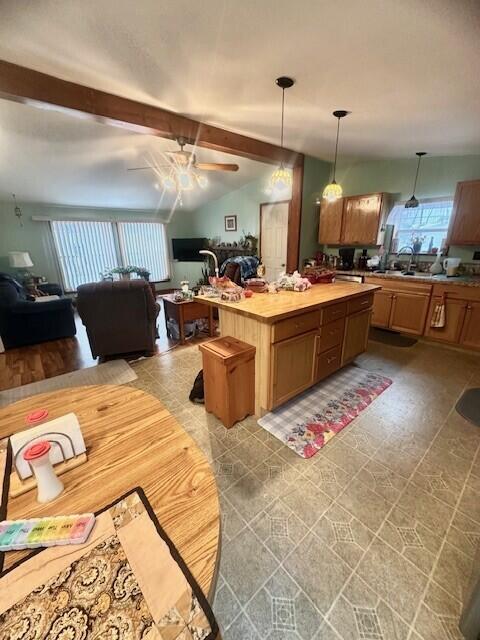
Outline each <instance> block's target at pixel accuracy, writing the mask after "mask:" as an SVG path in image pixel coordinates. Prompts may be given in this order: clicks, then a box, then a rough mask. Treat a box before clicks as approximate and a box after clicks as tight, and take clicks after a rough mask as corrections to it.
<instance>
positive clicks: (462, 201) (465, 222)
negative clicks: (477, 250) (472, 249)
mask: <svg viewBox="0 0 480 640" xmlns="http://www.w3.org/2000/svg"><path fill="white" fill-rule="evenodd" d="M448 244H451V245H462V244H471V245H479V244H480V180H467V181H465V182H458V183H457V190H456V191H455V200H454V202H453V213H452V220H451V223H450V229H449V232H448Z"/></svg>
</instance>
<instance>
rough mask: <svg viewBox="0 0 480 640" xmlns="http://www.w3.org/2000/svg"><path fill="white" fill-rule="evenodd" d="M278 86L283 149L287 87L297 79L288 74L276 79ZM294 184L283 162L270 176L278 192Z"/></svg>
mask: <svg viewBox="0 0 480 640" xmlns="http://www.w3.org/2000/svg"><path fill="white" fill-rule="evenodd" d="M275 83H276V84H277V86H279V87H280V89H281V90H282V128H281V136H280V147H281V148H282V149H283V122H284V115H285V89H290V87H293V85H294V84H295V80H293V79H292V78H288V77H287V76H281V77H280V78H277V79H276V80H275ZM291 186H292V171H291V169H288V168H286V167H285V165H284V164H283V162H281V163H280V166H279V167H277V169H275V171H274V172H273V173H272V175H271V176H270V188H271V189H272V190H275V191H277V192H282V191H286V190H287V189H289V188H290V187H291Z"/></svg>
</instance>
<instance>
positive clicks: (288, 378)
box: [270, 294, 317, 408]
mask: <svg viewBox="0 0 480 640" xmlns="http://www.w3.org/2000/svg"><path fill="white" fill-rule="evenodd" d="M299 295H300V294H299ZM316 335H317V331H316V330H315V331H310V332H309V333H305V334H303V335H301V336H297V337H295V338H290V339H289V340H283V341H282V342H277V344H274V345H273V346H272V374H273V375H272V390H271V402H270V405H271V406H270V408H272V407H276V406H278V405H280V404H282V403H283V402H285V401H286V400H288V399H289V398H292V397H293V396H296V395H297V394H298V393H300V392H301V391H303V390H304V389H307V388H308V387H309V386H310V385H312V384H313V382H314V365H315V359H316V358H315V355H316V354H315V337H316Z"/></svg>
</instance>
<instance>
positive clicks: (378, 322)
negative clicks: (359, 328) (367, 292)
mask: <svg viewBox="0 0 480 640" xmlns="http://www.w3.org/2000/svg"><path fill="white" fill-rule="evenodd" d="M392 300H393V293H392V291H383V290H381V291H375V294H374V296H373V311H372V325H373V326H374V327H384V328H388V327H389V326H390V315H391V312H392Z"/></svg>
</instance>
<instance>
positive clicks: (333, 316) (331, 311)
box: [320, 302, 347, 325]
mask: <svg viewBox="0 0 480 640" xmlns="http://www.w3.org/2000/svg"><path fill="white" fill-rule="evenodd" d="M320 313H321V320H320V324H321V325H324V324H328V323H329V322H333V321H334V320H339V319H340V318H344V317H345V316H346V314H347V303H346V302H337V303H336V304H331V305H329V306H328V307H324V308H323V309H322V310H321V312H320Z"/></svg>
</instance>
